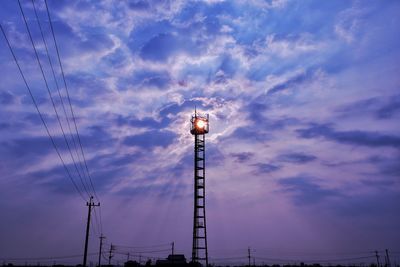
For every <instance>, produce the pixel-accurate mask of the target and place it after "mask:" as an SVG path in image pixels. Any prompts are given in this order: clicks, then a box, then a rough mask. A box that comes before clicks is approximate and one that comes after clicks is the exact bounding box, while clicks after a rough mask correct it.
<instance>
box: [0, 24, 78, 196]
mask: <svg viewBox="0 0 400 267" xmlns="http://www.w3.org/2000/svg"><path fill="white" fill-rule="evenodd" d="M0 28H1V31H2V33H3V35H4V38H5V39H6V42H7V45H8V48H9V49H10V52H11V54H12V56H13V58H14V61H15V63H16V64H17V67H18V70H19V73H20V74H21V77H22V79H23V81H24V83H25V86H26V88H27V89H28V92H29V95H30V96H31V99H32V102H33V104H34V105H35V108H36V111H37V112H38V114H39V117H40V120H41V121H42V123H43V125H44V127H45V129H46V132H47V135H48V136H49V138H50V140H51V143H52V145H53V147H54V149H55V150H56V152H57V155H58V157H59V158H60V160H61V162H62V164H63V167H64V169H65V170H66V172H67V174H68V177H69V179H70V180H71V182H72V184H73V185H74V187H75V189H76V191H77V192H78V193H79V195H80V196H81V198H82V199H83V200H84V201H85V198H84V197H83V195H82V192H81V190H80V189H79V187H78V186H77V184H76V183H75V181H74V179H73V178H72V175H71V173H70V171H69V170H68V168H67V166H66V164H65V162H64V160H63V158H62V157H61V154H60V151H59V150H58V148H57V146H56V143H55V141H54V138H53V137H52V135H51V134H50V131H49V128H48V126H47V124H46V122H45V120H44V118H43V115H42V113H41V112H40V109H39V106H38V104H37V103H36V100H35V98H34V96H33V94H32V91H31V88H30V87H29V85H28V82H27V81H26V78H25V75H24V73H23V72H22V69H21V66H20V65H19V63H18V60H17V58H16V56H15V54H14V51H13V49H12V47H11V44H10V42H9V40H8V38H7V35H6V33H5V31H4V29H3V26H2V25H1V24H0Z"/></svg>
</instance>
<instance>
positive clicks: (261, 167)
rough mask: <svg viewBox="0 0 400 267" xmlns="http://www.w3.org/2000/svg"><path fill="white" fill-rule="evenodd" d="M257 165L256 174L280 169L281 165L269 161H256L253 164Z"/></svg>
mask: <svg viewBox="0 0 400 267" xmlns="http://www.w3.org/2000/svg"><path fill="white" fill-rule="evenodd" d="M253 166H255V167H256V170H255V172H254V173H255V174H266V173H271V172H275V171H277V170H279V169H280V168H281V167H279V166H277V165H273V164H269V163H256V164H253Z"/></svg>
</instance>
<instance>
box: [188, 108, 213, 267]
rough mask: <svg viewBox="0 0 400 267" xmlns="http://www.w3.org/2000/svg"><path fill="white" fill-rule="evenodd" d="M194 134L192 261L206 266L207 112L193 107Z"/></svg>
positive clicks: (191, 129)
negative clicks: (199, 112)
mask: <svg viewBox="0 0 400 267" xmlns="http://www.w3.org/2000/svg"><path fill="white" fill-rule="evenodd" d="M190 122H191V127H190V133H191V134H192V135H194V216H193V247H192V262H193V263H198V264H202V263H203V264H205V266H208V250H207V228H206V201H205V199H206V193H205V148H206V146H205V145H206V144H205V135H206V134H207V133H208V130H209V124H208V122H209V120H208V114H205V115H200V114H198V113H197V110H196V108H195V109H194V115H192V118H191V120H190Z"/></svg>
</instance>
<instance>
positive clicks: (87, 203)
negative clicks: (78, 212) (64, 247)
mask: <svg viewBox="0 0 400 267" xmlns="http://www.w3.org/2000/svg"><path fill="white" fill-rule="evenodd" d="M86 206H88V208H89V210H88V218H87V223H86V239H85V253H84V254H83V267H86V261H87V250H88V243H89V230H90V215H91V214H92V207H98V206H100V203H97V204H94V203H93V196H91V197H90V199H89V202H86Z"/></svg>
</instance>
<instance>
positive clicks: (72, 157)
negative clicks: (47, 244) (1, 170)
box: [18, 0, 90, 197]
mask: <svg viewBox="0 0 400 267" xmlns="http://www.w3.org/2000/svg"><path fill="white" fill-rule="evenodd" d="M18 5H19V8H20V10H21V13H22V17H23V19H24V22H25V26H26V29H27V31H28V35H29V39H30V41H31V44H32V47H33V50H34V51H35V56H36V61H37V63H38V65H39V68H40V71H41V73H42V77H43V80H44V82H45V85H46V89H47V92H48V94H49V97H50V100H51V103H52V105H53V109H54V112H55V113H56V116H57V120H58V123H59V125H60V128H61V131H62V134H63V137H64V140H65V143H66V145H67V148H68V150H69V152H70V155H71V159H72V161H73V164H74V166H75V169H76V172H77V173H78V176H79V179H80V181H81V183H82V186H83V188H84V190H85V192H86V193H87V194H88V196H89V197H90V193H89V192H88V190H87V188H86V186H85V183H84V182H83V179H82V176H81V174H80V172H79V170H78V167H77V164H76V162H75V159H74V156H73V154H72V151H71V148H70V146H69V143H68V140H67V138H66V135H65V132H64V128H63V126H62V124H61V120H60V116H59V115H58V112H57V108H56V106H55V103H54V99H53V96H52V94H51V91H50V88H49V85H48V82H47V79H46V75H45V74H44V71H43V66H42V64H41V63H40V59H39V55H38V53H37V50H36V46H35V43H34V42H33V38H32V34H31V31H30V29H29V26H28V22H27V20H26V17H25V13H24V11H23V9H22V6H21V1H20V0H18Z"/></svg>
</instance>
